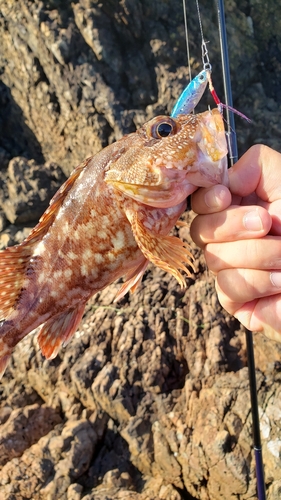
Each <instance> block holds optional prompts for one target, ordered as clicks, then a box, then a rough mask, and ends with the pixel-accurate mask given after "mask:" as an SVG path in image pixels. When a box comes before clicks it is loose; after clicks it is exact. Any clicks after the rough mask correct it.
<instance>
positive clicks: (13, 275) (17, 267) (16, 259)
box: [0, 158, 91, 320]
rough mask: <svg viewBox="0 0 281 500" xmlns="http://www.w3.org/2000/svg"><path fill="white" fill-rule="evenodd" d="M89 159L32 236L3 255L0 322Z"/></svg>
mask: <svg viewBox="0 0 281 500" xmlns="http://www.w3.org/2000/svg"><path fill="white" fill-rule="evenodd" d="M90 160H91V158H88V159H87V160H85V161H84V162H82V163H81V164H80V165H78V167H76V169H75V170H74V171H73V172H72V174H71V175H70V177H69V179H68V180H67V181H66V182H65V183H64V184H63V185H62V186H61V188H60V189H59V190H58V191H57V193H56V194H55V196H54V197H53V198H52V200H51V202H50V205H49V207H48V208H47V210H46V211H45V212H44V214H43V215H42V217H41V219H40V220H39V223H38V224H37V225H36V226H35V228H34V229H33V230H32V231H31V233H30V234H29V236H28V237H27V238H26V239H25V240H24V241H23V242H22V243H21V244H20V245H16V246H14V247H8V248H6V249H5V250H3V251H1V252H0V320H2V319H4V318H7V316H9V314H10V313H11V312H12V310H13V307H14V304H15V302H16V299H17V297H18V295H19V293H20V291H21V289H22V287H23V283H24V280H25V273H26V270H27V267H28V265H29V261H30V258H31V256H32V253H33V248H34V245H36V243H38V241H40V240H41V239H42V238H43V236H45V234H46V233H47V232H48V229H49V228H50V226H51V225H52V223H53V221H54V219H55V217H56V215H57V212H58V210H59V209H60V207H61V205H62V203H63V200H64V199H65V197H66V195H67V193H68V192H69V191H70V189H71V188H72V186H73V184H74V182H75V181H76V179H77V178H78V177H79V175H80V173H81V172H82V170H83V169H84V168H85V167H86V166H87V165H88V163H89V161H90Z"/></svg>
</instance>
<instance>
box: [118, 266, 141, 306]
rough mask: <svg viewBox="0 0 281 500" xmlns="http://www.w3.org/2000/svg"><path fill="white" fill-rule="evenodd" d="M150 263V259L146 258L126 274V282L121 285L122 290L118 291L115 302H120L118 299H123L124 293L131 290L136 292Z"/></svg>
mask: <svg viewBox="0 0 281 500" xmlns="http://www.w3.org/2000/svg"><path fill="white" fill-rule="evenodd" d="M148 264H149V261H148V260H147V259H144V260H143V262H141V264H139V265H138V266H137V267H135V268H134V269H133V270H131V271H130V272H129V273H127V274H126V276H125V280H126V281H125V283H123V285H122V286H121V288H120V290H118V293H117V295H116V297H115V299H114V302H118V300H120V299H122V298H123V297H124V295H126V293H127V292H129V290H130V291H131V292H135V290H136V289H137V287H138V286H139V284H140V282H141V280H142V277H143V275H144V273H145V271H146V269H147V266H148Z"/></svg>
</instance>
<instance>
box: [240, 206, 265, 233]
mask: <svg viewBox="0 0 281 500" xmlns="http://www.w3.org/2000/svg"><path fill="white" fill-rule="evenodd" d="M243 224H244V227H245V228H246V229H248V231H261V230H262V229H263V224H262V220H261V218H260V216H259V213H258V211H257V210H252V211H251V212H248V213H247V214H245V215H244V217H243Z"/></svg>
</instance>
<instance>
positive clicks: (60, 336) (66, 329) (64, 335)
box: [38, 302, 86, 359]
mask: <svg viewBox="0 0 281 500" xmlns="http://www.w3.org/2000/svg"><path fill="white" fill-rule="evenodd" d="M85 305H86V304H85V302H81V303H80V304H79V305H78V306H76V307H75V308H71V309H67V310H66V311H63V312H62V313H60V314H57V315H56V316H55V317H53V318H51V319H49V320H48V321H46V323H44V325H43V326H42V327H41V329H40V332H39V335H38V343H39V347H40V349H41V351H42V354H43V356H45V358H47V359H53V358H55V357H56V355H57V354H58V351H59V349H60V347H61V345H64V346H65V345H66V344H67V343H68V342H69V341H70V340H71V338H72V336H73V335H74V333H75V332H76V329H77V327H78V325H79V323H80V321H81V319H82V316H83V313H84V310H85Z"/></svg>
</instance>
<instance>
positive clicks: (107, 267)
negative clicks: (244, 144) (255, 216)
mask: <svg viewBox="0 0 281 500" xmlns="http://www.w3.org/2000/svg"><path fill="white" fill-rule="evenodd" d="M226 154H227V146H226V141H225V132H224V126H223V120H222V118H221V115H220V113H219V111H218V110H217V109H214V110H212V111H206V112H204V113H201V114H198V115H179V116H178V117H177V118H175V119H173V118H171V117H167V116H158V117H156V118H154V119H152V120H150V121H149V122H147V123H146V124H144V125H143V126H142V127H141V128H140V129H139V130H137V131H136V132H134V133H131V134H129V135H127V136H125V137H123V138H122V139H120V140H118V141H117V142H115V143H113V144H111V145H110V146H107V147H106V148H105V149H103V150H102V151H101V152H100V153H98V154H97V155H95V156H92V157H90V158H88V159H86V160H85V161H83V162H82V163H81V164H80V165H79V166H78V167H77V168H76V169H75V170H74V171H73V173H72V174H71V175H70V177H69V179H68V180H67V181H66V182H65V183H64V184H63V185H62V186H61V188H60V189H59V190H58V191H57V193H56V194H55V196H54V197H53V199H52V200H51V202H50V205H49V207H48V208H47V210H46V211H45V213H44V214H43V215H42V217H41V218H40V221H39V223H38V224H37V226H36V227H35V228H34V229H33V230H32V231H31V233H30V235H29V236H28V237H27V238H26V239H25V240H24V241H23V242H22V243H21V244H19V245H16V246H14V247H9V248H6V249H5V250H3V251H1V252H0V320H1V322H0V373H1V374H3V373H4V370H5V368H6V365H7V362H8V360H9V358H10V356H11V354H12V352H13V349H14V347H15V346H16V344H17V343H18V342H19V341H20V340H22V339H23V337H25V336H26V335H27V334H28V333H29V332H31V331H32V330H34V329H35V328H37V327H38V326H40V325H41V329H40V331H39V335H38V342H39V346H40V348H41V351H42V353H43V355H44V356H45V357H46V358H48V359H52V358H54V357H55V356H56V354H57V353H58V350H59V348H60V346H61V345H62V344H63V345H65V344H66V343H67V342H68V341H69V340H70V338H71V337H72V335H73V334H74V333H75V331H76V329H77V327H78V324H79V322H80V321H81V319H82V315H83V312H84V309H85V305H86V302H87V301H88V300H89V298H90V297H91V296H92V295H94V294H95V293H97V292H99V291H100V290H102V289H104V288H105V287H107V286H108V285H109V284H111V283H112V282H114V281H115V280H117V279H118V278H120V277H124V278H125V282H124V284H123V285H122V286H121V289H120V290H119V293H118V295H117V299H119V298H121V297H123V295H124V294H125V293H126V292H127V291H128V290H130V289H131V290H132V291H134V290H135V288H136V287H137V285H138V283H139V282H140V281H141V279H142V276H143V274H144V272H145V270H146V268H147V266H148V263H149V262H152V263H153V264H155V265H156V266H158V267H160V268H162V269H164V270H165V271H168V272H169V273H171V274H172V275H173V276H174V277H175V278H176V279H177V280H178V282H179V283H180V285H181V286H182V287H183V286H184V285H185V280H184V278H183V276H182V274H181V273H180V270H182V271H184V272H185V273H187V275H190V272H189V270H188V269H187V267H186V265H192V262H191V254H190V252H189V250H188V246H187V245H186V244H184V243H183V242H182V241H181V240H180V239H179V238H176V237H175V236H169V235H168V233H169V232H170V230H171V229H172V228H173V226H174V225H175V223H176V222H177V220H178V218H179V216H180V215H181V214H182V213H183V212H184V210H185V209H186V198H187V196H188V195H189V194H191V193H192V192H194V191H195V190H196V189H197V187H200V186H205V187H207V186H211V185H213V184H217V183H223V184H226V183H227V160H226Z"/></svg>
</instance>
